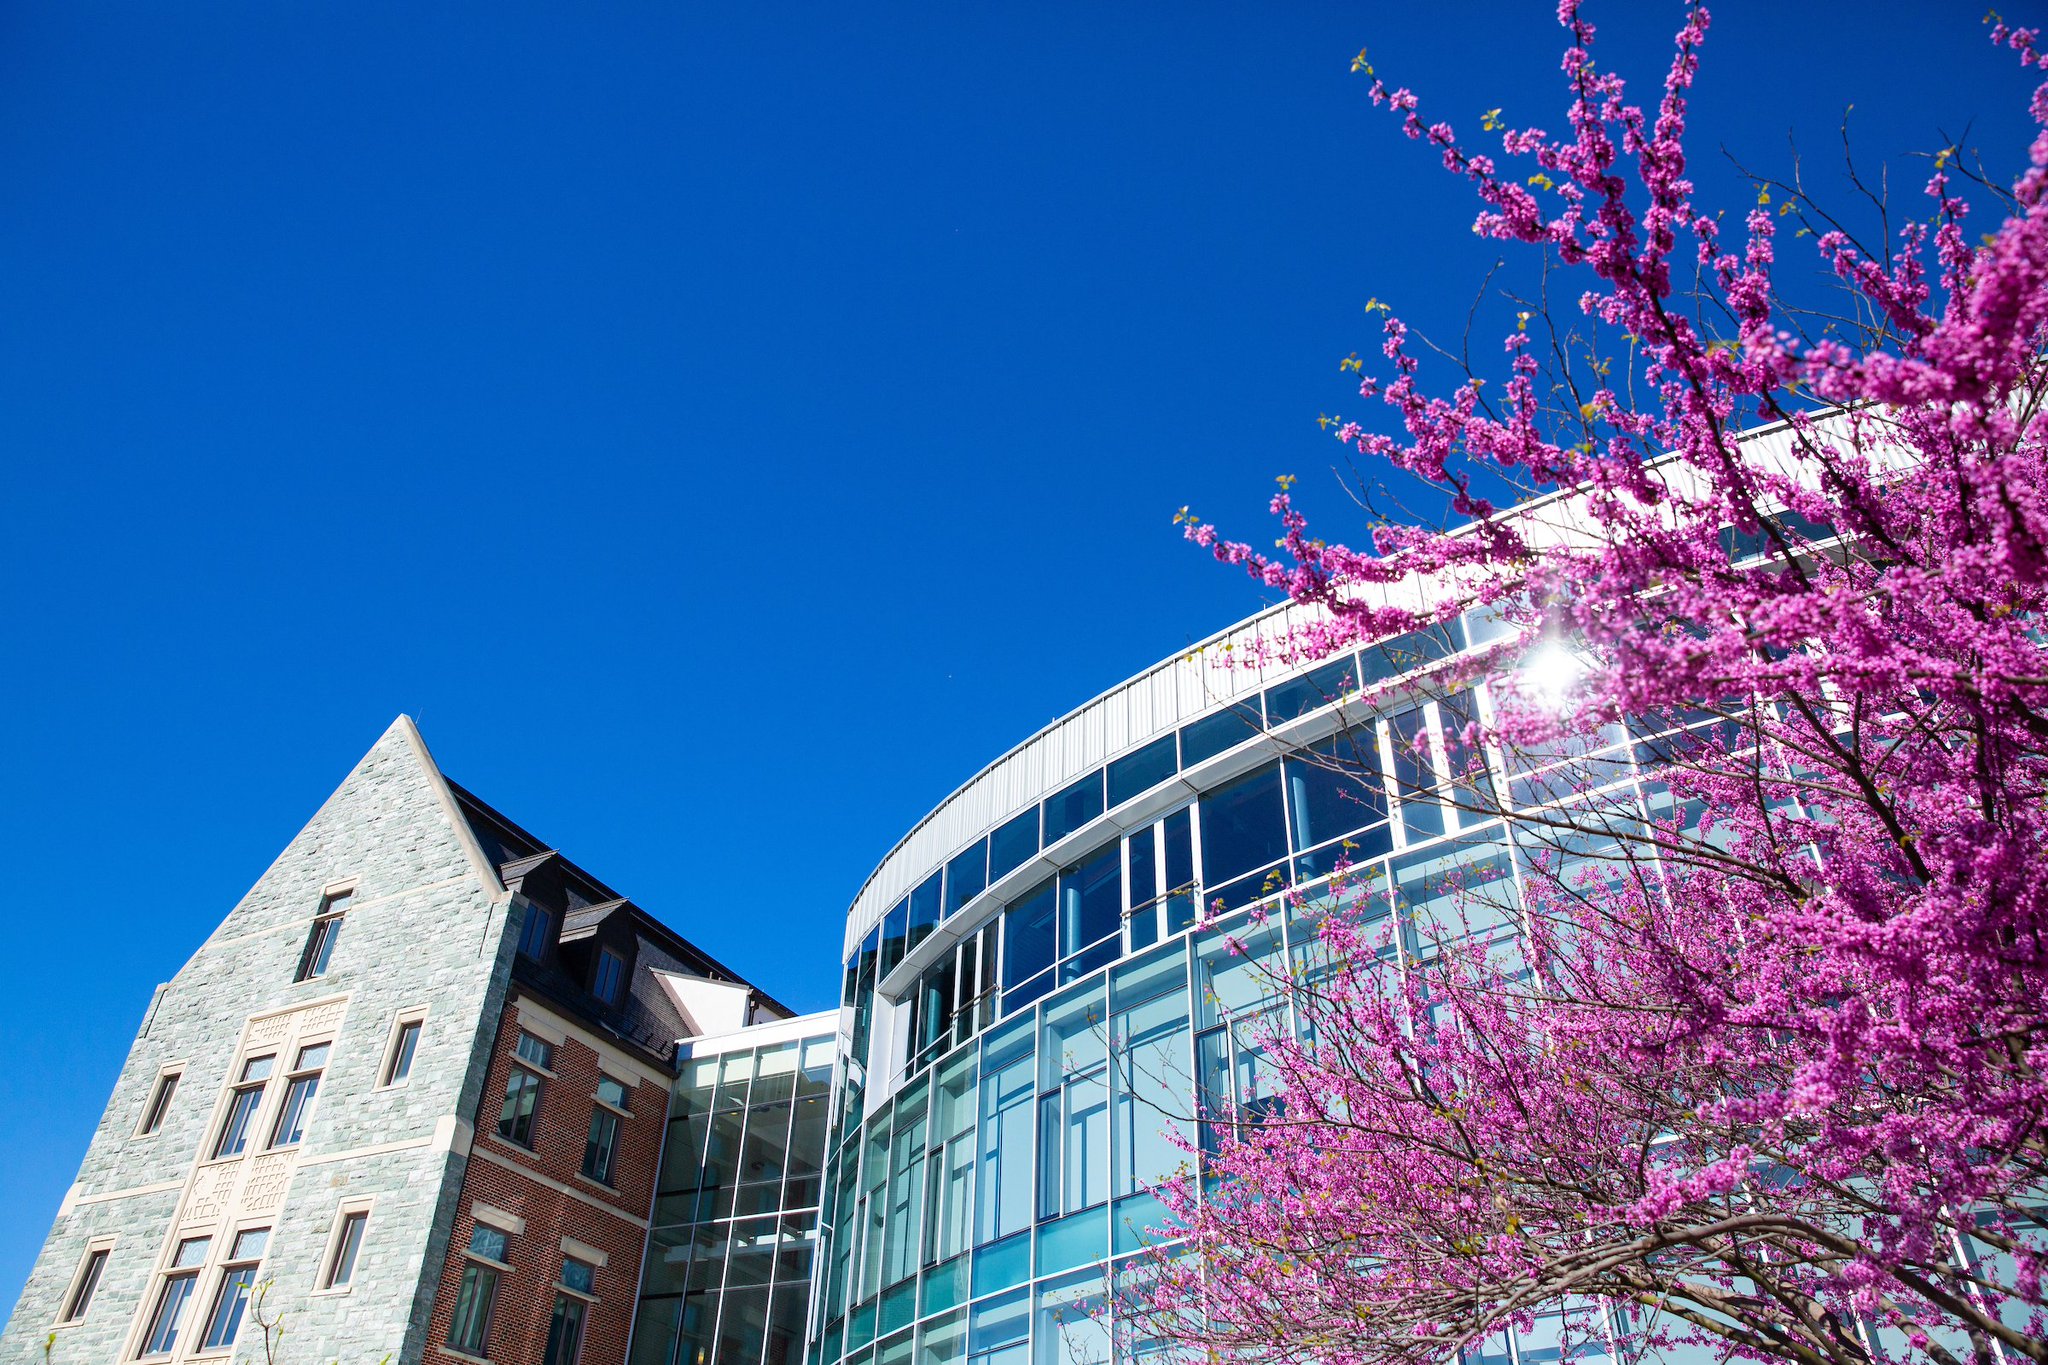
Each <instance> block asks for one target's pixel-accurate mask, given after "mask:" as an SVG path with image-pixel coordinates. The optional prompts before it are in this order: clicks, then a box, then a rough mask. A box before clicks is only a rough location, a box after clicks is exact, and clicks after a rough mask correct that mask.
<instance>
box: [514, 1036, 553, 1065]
mask: <svg viewBox="0 0 2048 1365" xmlns="http://www.w3.org/2000/svg"><path fill="white" fill-rule="evenodd" d="M518 1051H519V1055H520V1057H522V1058H523V1059H525V1060H526V1061H529V1062H532V1063H533V1064H534V1065H535V1066H537V1067H539V1068H540V1069H541V1070H542V1071H553V1070H554V1069H555V1045H554V1044H553V1043H550V1042H546V1041H544V1040H542V1039H539V1038H536V1037H534V1036H533V1035H532V1034H531V1033H522V1034H520V1035H519V1043H518Z"/></svg>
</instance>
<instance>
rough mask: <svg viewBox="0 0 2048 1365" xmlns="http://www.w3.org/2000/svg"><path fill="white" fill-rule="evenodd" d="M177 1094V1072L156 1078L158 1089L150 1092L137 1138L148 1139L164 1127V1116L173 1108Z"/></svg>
mask: <svg viewBox="0 0 2048 1365" xmlns="http://www.w3.org/2000/svg"><path fill="white" fill-rule="evenodd" d="M177 1093H178V1073H177V1072H175V1071H166V1072H164V1073H163V1075H161V1076H158V1077H157V1078H156V1089H154V1090H152V1091H150V1092H149V1105H148V1107H147V1108H145V1109H144V1110H143V1111H142V1126H141V1127H140V1128H138V1129H136V1130H135V1136H137V1137H148V1136H149V1135H150V1134H151V1133H154V1132H155V1131H156V1130H157V1129H159V1128H161V1127H163V1126H164V1115H165V1114H167V1113H169V1112H170V1108H171V1096H173V1095H175V1094H177Z"/></svg>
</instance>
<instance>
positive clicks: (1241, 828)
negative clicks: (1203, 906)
mask: <svg viewBox="0 0 2048 1365" xmlns="http://www.w3.org/2000/svg"><path fill="white" fill-rule="evenodd" d="M1286 856H1287V817H1286V813H1285V811H1284V809H1283V808H1282V804H1281V799H1280V765H1279V764H1277V763H1268V764H1266V765H1265V766H1264V767H1262V768H1257V769H1254V770H1253V771H1251V772H1249V773H1246V774H1245V775H1244V776H1243V777H1240V778H1238V779H1237V780H1236V781H1235V782H1232V783H1229V784H1228V785H1226V786H1222V787H1218V788H1217V789H1216V790H1215V791H1212V792H1209V793H1208V794H1206V795H1205V796H1203V797H1202V884H1203V886H1204V887H1215V886H1221V885H1222V884H1223V883H1225V882H1228V881H1231V880H1232V879H1234V878H1237V877H1241V876H1243V875H1244V874H1245V873H1247V872H1252V871H1256V870H1257V869H1259V868H1263V867H1265V866H1267V865H1268V864H1270V863H1272V862H1274V861H1275V860H1277V859H1280V858H1284V857H1286Z"/></svg>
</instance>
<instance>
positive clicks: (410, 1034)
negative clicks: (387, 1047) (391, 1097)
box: [384, 1020, 420, 1085]
mask: <svg viewBox="0 0 2048 1365" xmlns="http://www.w3.org/2000/svg"><path fill="white" fill-rule="evenodd" d="M419 1045H420V1025H419V1022H418V1021H417V1020H415V1021H414V1022H412V1023H409V1024H400V1025H399V1026H398V1046H397V1048H396V1049H394V1050H393V1052H392V1054H391V1074H390V1075H389V1076H388V1077H386V1078H385V1081H384V1083H385V1084H386V1085H397V1084H398V1083H399V1082H400V1081H402V1080H404V1079H405V1078H406V1077H408V1076H410V1075H412V1054H413V1053H414V1052H415V1051H416V1050H417V1049H418V1048H419Z"/></svg>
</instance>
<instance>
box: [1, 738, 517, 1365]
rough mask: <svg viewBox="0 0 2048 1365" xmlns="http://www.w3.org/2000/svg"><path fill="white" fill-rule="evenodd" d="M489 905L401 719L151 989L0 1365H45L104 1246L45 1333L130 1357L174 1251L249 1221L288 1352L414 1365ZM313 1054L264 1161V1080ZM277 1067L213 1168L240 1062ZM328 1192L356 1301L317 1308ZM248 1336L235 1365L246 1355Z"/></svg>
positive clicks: (489, 989) (491, 947)
mask: <svg viewBox="0 0 2048 1365" xmlns="http://www.w3.org/2000/svg"><path fill="white" fill-rule="evenodd" d="M341 883H349V884H351V885H352V890H353V895H352V898H351V899H350V901H349V904H348V908H347V912H346V915H345V917H344V919H343V920H342V923H341V930H340V936H339V938H338V939H337V940H336V941H335V947H334V952H333V955H332V959H331V963H330V967H329V970H328V972H327V973H326V974H325V975H324V976H323V977H321V978H319V979H317V980H312V981H306V982H294V980H293V976H294V975H295V973H296V971H297V968H298V965H299V961H300V956H301V953H302V951H303V949H304V946H305V943H306V936H307V933H308V931H309V930H310V928H311V926H312V921H313V919H314V917H315V915H316V913H317V912H318V910H319V908H320V906H321V901H322V895H323V893H324V892H326V891H327V890H329V889H330V888H332V887H334V886H335V885H337V884H341ZM507 899H508V898H507V897H506V895H505V893H504V890H503V888H502V886H501V885H500V884H499V882H498V879H497V876H496V873H495V872H494V871H493V870H492V869H491V867H490V866H489V865H488V864H487V863H486V862H485V861H484V859H483V856H482V854H481V852H480V851H479V849H478V848H477V846H476V842H475V839H474V837H473V836H472V835H471V834H470V833H469V830H468V827H467V825H466V824H465V823H464V822H463V820H462V818H461V816H460V815H459V814H458V812H457V810H456V808H455V805H454V801H453V799H452V797H451V796H450V794H449V792H448V789H447V787H446V784H445V783H444V782H443V780H442V779H441V776H440V774H439V771H438V770H437V769H436V768H435V767H434V764H433V760H432V758H431V757H430V756H429V755H428V753H427V751H426V748H425V745H424V744H423V743H422V742H421V740H420V738H419V734H418V731H417V730H415V729H414V727H413V725H412V722H411V721H410V720H408V719H406V718H405V717H400V718H399V719H398V720H397V721H396V722H395V723H394V724H393V725H392V726H391V728H390V729H389V730H387V731H386V732H385V734H384V736H383V737H382V738H381V739H379V740H378V741H377V743H376V745H375V746H374V747H372V748H371V750H370V751H369V753H368V754H366V755H365V756H364V757H363V759H362V761H361V762H360V763H359V764H357V765H356V768H355V770H354V771H353V772H351V773H350V774H349V776H348V778H347V779H346V780H345V781H344V782H343V783H342V784H341V785H340V787H338V788H337V789H336V790H335V792H334V794H333V795H332V796H330V797H329V798H328V799H327V801H326V802H325V803H324V804H323V805H322V806H321V807H320V809H319V811H318V812H317V813H316V814H315V815H314V816H313V818H312V819H311V820H310V821H309V822H308V823H307V825H306V827H305V828H304V829H303V830H301V831H300V832H299V834H298V835H297V837H295V838H294V839H293V840H292V841H291V843H290V844H289V845H288V846H287V847H286V848H285V850H284V851H283V852H282V853H281V854H280V855H279V856H278V858H277V860H276V861H275V862H274V863H272V864H271V866H270V868H269V869H268V870H267V871H265V872H264V874H263V875H262V877H261V878H259V879H258V880H257V882H256V884H255V886H253V887H252V888H251V889H250V890H249V892H248V894H247V895H245V896H244V897H243V898H242V900H241V901H240V903H239V904H237V905H236V906H235V907H234V908H233V909H232V910H231V911H229V912H228V914H227V916H226V917H225V918H224V919H223V920H222V921H221V923H220V925H219V927H218V928H216V929H215V930H214V931H213V933H212V934H211V935H210V936H209V937H208V938H207V940H206V942H205V943H204V944H202V945H201V946H200V948H199V950H198V951H197V952H196V953H194V954H193V956H192V959H191V960H190V961H189V962H187V963H186V964H185V966H184V967H183V968H182V969H181V970H180V971H179V972H178V974H177V975H176V976H175V977H173V978H172V979H171V980H170V981H169V982H168V983H166V984H165V985H164V986H162V987H160V988H158V991H157V993H156V996H155V998H154V999H153V1000H152V1001H151V1003H150V1006H149V1009H148V1011H147V1013H146V1015H145V1017H144V1022H143V1025H142V1028H141V1031H140V1033H139V1034H138V1036H137V1037H136V1040H135V1043H134V1045H133V1047H132V1048H131V1049H130V1052H129V1055H128V1060H127V1062H126V1064H125V1065H124V1066H123V1068H122V1070H121V1076H120V1079H119V1081H118V1082H117V1083H116V1085H115V1087H114V1093H113V1095H112V1097H111V1099H110V1100H109V1102H108V1105H107V1110H106V1113H105V1115H104V1116H103V1118H102V1119H101V1122H100V1126H99V1129H98V1131H97V1132H96V1133H95V1134H94V1137H93V1140H92V1143H91V1146H90V1148H89V1150H88V1151H87V1153H86V1157H85V1160H84V1162H83V1163H82V1165H81V1167H80V1169H79V1174H78V1180H77V1182H76V1184H75V1185H74V1186H73V1188H72V1190H71V1192H70V1194H69V1195H68V1196H67V1198H66V1200H65V1203H64V1207H63V1209H62V1211H60V1213H59V1215H58V1218H57V1221H56V1224H55V1226H54V1227H53V1228H52V1230H51V1233H50V1237H49V1240H48V1242H47V1243H46V1244H45V1246H44V1248H43V1252H42V1254H41V1256H40V1257H39V1258H38V1259H37V1262H36V1265H35V1269H34V1270H33V1272H32V1273H31V1275H30V1278H29V1281H28V1284H27V1286H26V1287H25V1288H24V1290H23V1291H22V1295H21V1298H20V1301H19V1302H18V1304H17V1305H16V1308H15V1311H14V1315H13V1317H12V1319H11V1320H10V1321H9V1323H8V1325H7V1328H6V1330H5V1332H4V1333H0V1365H9V1363H11V1362H16V1361H27V1360H31V1359H40V1357H41V1345H42V1342H43V1341H44V1339H45V1338H46V1336H47V1335H48V1334H49V1333H50V1332H51V1330H52V1328H53V1326H54V1325H55V1323H56V1319H57V1316H58V1314H59V1312H60V1311H61V1309H62V1307H63V1300H64V1297H65V1294H66V1291H67V1289H68V1288H69V1286H70V1285H71V1282H72V1279H73V1276H74V1273H75V1272H76V1270H77V1268H78V1266H79V1264H80V1261H81V1258H82V1256H83V1254H84V1251H85V1248H86V1246H87V1244H88V1243H89V1242H90V1241H91V1239H93V1238H94V1237H96V1236H102V1235H111V1236H113V1237H115V1239H116V1241H115V1246H114V1250H113V1253H112V1256H111V1257H110V1260H109V1262H108V1267H107V1271H106V1274H105V1277H104V1278H103V1280H102V1283H101V1287H100V1290H99V1293H98V1294H97V1296H96V1297H95V1298H94V1300H93V1303H92V1306H91V1309H90V1311H89V1312H88V1313H87V1315H86V1317H85V1320H84V1321H83V1322H81V1323H78V1324H74V1325H68V1326H62V1327H57V1328H56V1334H57V1343H56V1347H55V1350H54V1352H53V1355H52V1359H53V1360H54V1361H55V1362H58V1365H102V1363H103V1362H112V1361H117V1360H121V1359H124V1358H127V1357H129V1356H130V1355H132V1354H133V1348H134V1345H135V1340H136V1336H135V1334H136V1333H138V1332H139V1331H140V1330H141V1319H142V1318H143V1316H144V1315H145V1314H146V1313H147V1310H148V1308H149V1306H150V1304H151V1303H153V1300H154V1295H155V1293H156V1290H157V1286H158V1285H159V1284H160V1276H159V1270H160V1267H161V1264H162V1258H164V1257H165V1256H167V1255H168V1253H169V1250H170V1248H171V1246H172V1244H173V1242H174V1240H175V1239H176V1238H178V1237H185V1236H193V1235H201V1234H205V1233H209V1232H210V1233H211V1234H212V1235H213V1236H214V1241H215V1248H216V1251H224V1249H225V1245H226V1243H227V1242H228V1241H229V1240H231V1238H232V1236H233V1233H234V1232H235V1230H236V1229H238V1228H245V1227H252V1226H267V1227H269V1228H270V1229H271V1236H270V1244H269V1249H268V1252H267V1254H266V1256H265V1259H264V1264H263V1267H262V1270H261V1272H260V1278H261V1279H264V1280H269V1281H272V1287H271V1289H270V1291H269V1296H268V1310H269V1311H271V1312H282V1313H283V1314H284V1315H285V1319H286V1323H287V1337H288V1339H290V1341H291V1343H292V1344H291V1349H290V1351H289V1353H288V1356H289V1358H290V1359H294V1360H298V1359H304V1360H309V1361H310V1360H318V1361H323V1362H324V1361H329V1360H334V1359H339V1360H341V1361H343V1362H344V1363H345V1365H346V1363H347V1362H355V1361H361V1362H366V1363H367V1362H374V1361H377V1360H379V1359H380V1358H382V1357H383V1356H384V1355H386V1354H387V1353H388V1354H390V1355H391V1356H392V1357H393V1358H394V1359H406V1360H410V1359H417V1358H418V1354H419V1351H420V1345H421V1339H422V1334H423V1332H424V1330H425V1323H426V1316H427V1312H428V1310H429V1308H430V1307H431V1303H432V1296H433V1289H434V1283H435V1282H436V1281H437V1279H438V1274H437V1272H438V1267H439V1265H440V1261H441V1257H442V1254H443V1252H444V1250H445V1241H446V1237H447V1233H448V1228H449V1226H450V1225H451V1223H452V1220H453V1217H454V1213H455V1208H454V1203H455V1199H456V1196H457V1194H458V1193H459V1190H460V1186H461V1174H462V1164H463V1154H464V1153H466V1152H467V1149H468V1142H467V1137H468V1125H467V1120H468V1119H469V1118H470V1117H471V1116H472V1115H473V1114H474V1113H475V1111H476V1106H477V1101H478V1094H477V1088H478V1087H479V1086H480V1085H481V1084H482V1077H483V1066H484V1062H485V1060H486V1052H487V1045H488V1042H489V1039H488V1037H480V1036H479V1035H480V1032H481V1031H482V1028H483V1021H485V1020H488V1019H494V1018H495V1017H496V1015H497V1012H498V1010H499V1008H500V1006H501V1004H502V999H503V994H504V990H505V984H506V981H507V978H508V976H509V971H510V960H511V953H512V947H513V944H512V941H511V940H510V939H509V938H508V936H507V933H506V927H507V926H506V904H507ZM422 1009H423V1010H424V1011H425V1023H424V1027H423V1030H422V1033H421V1037H420V1043H419V1047H418V1051H417V1054H416V1057H415V1060H414V1063H413V1068H412V1074H411V1076H410V1078H409V1079H408V1080H407V1081H406V1083H405V1084H404V1085H402V1086H397V1087H390V1088H380V1086H379V1081H380V1079H381V1076H382V1067H383V1064H384V1061H385V1056H386V1050H387V1044H388V1042H389V1039H390V1036H391V1031H392V1026H393V1023H394V1021H395V1019H396V1017H397V1016H398V1015H399V1014H400V1013H402V1012H407V1011H413V1010H422ZM319 1041H329V1042H330V1043H331V1050H330V1053H329V1057H328V1061H327V1065H326V1069H325V1072H324V1074H323V1075H322V1077H321V1080H320V1088H319V1093H318V1098H317V1101H316V1103H315V1106H314V1110H313V1116H312V1119H311V1122H310V1124H309V1125H308V1126H307V1129H306V1133H305V1137H304V1140H303V1141H302V1142H301V1143H300V1144H298V1145H297V1146H296V1147H295V1148H294V1147H287V1148H282V1149H279V1150H276V1151H267V1150H264V1149H265V1147H266V1145H267V1143H268V1140H269V1138H270V1137H271V1133H272V1128H273V1125H274V1121H275V1116H276V1114H277V1111H278V1108H279V1103H280V1100H281V1097H282V1094H283V1090H284V1082H283V1080H282V1079H281V1076H282V1073H283V1072H284V1071H285V1070H286V1069H288V1068H289V1067H290V1066H291V1064H292V1061H293V1059H294V1057H295V1056H296V1055H297V1053H298V1051H299V1049H300V1048H301V1047H302V1046H304V1045H305V1044H307V1043H308V1042H319ZM266 1052H268V1053H270V1054H274V1055H276V1058H277V1062H276V1065H277V1070H278V1073H279V1077H280V1078H278V1079H273V1080H272V1081H271V1083H270V1086H269V1089H268V1090H267V1091H266V1093H265V1097H264V1103H263V1108H262V1110H261V1112H260V1113H259V1115H258V1120H257V1125H258V1126H257V1129H256V1131H255V1132H254V1134H253V1136H252V1140H251V1142H250V1146H249V1150H248V1151H247V1152H246V1153H245V1154H244V1155H243V1156H242V1157H240V1158H236V1159H232V1160H228V1161H224V1162H212V1161H209V1160H207V1158H209V1157H210V1156H211V1148H212V1145H213V1141H214V1138H215V1135H216V1133H217V1132H218V1131H219V1127H220V1123H221V1118H222V1116H223V1114H224V1112H225V1106H226V1103H227V1095H228V1089H229V1087H230V1086H231V1085H232V1083H233V1080H234V1076H235V1073H237V1072H238V1070H239V1066H240V1063H241V1060H242V1059H243V1058H244V1057H245V1056H255V1055H262V1054H264V1053H266ZM173 1065H176V1066H180V1067H182V1076H181V1079H180V1081H179V1085H178V1089H177V1092H176V1095H175V1098H174V1099H173V1101H172V1103H171V1106H170V1110H169V1112H168V1114H167V1115H166V1117H165V1120H164V1123H163V1126H162V1128H161V1129H160V1130H159V1131H158V1132H157V1133H155V1134H153V1135H150V1136H147V1137H137V1136H135V1130H136V1128H137V1126H138V1124H139V1123H140V1121H141V1118H142V1115H143V1110H144V1106H145V1105H146V1104H147V1103H148V1099H149V1096H150V1094H151V1093H152V1091H153V1090H154V1088H155V1085H156V1082H157V1077H158V1076H159V1074H160V1072H161V1071H162V1070H163V1069H164V1068H165V1067H167V1066H173ZM344 1200H351V1201H357V1200H360V1201H367V1202H368V1206H369V1208H370V1222H369V1230H368V1235H367V1237H366V1239H365V1242H364V1246H363V1257H362V1260H361V1262H360V1263H359V1270H358V1273H357V1276H356V1281H355V1284H354V1286H353V1288H352V1289H350V1290H349V1291H348V1292H347V1293H343V1294H333V1293H326V1294H322V1293H316V1292H315V1290H316V1287H317V1276H318V1275H319V1273H320V1271H321V1269H322V1264H323V1260H324V1257H325V1254H326V1250H327V1247H328V1243H329V1239H330V1237H331V1234H332V1232H333V1229H334V1225H335V1220H336V1212H337V1210H338V1209H339V1208H340V1207H341V1205H342V1202H343V1201H344ZM216 1265H217V1258H216V1260H215V1261H213V1262H209V1265H208V1268H207V1270H206V1271H205V1272H204V1273H203V1274H202V1275H201V1278H200V1283H199V1286H198V1295H197V1298H196V1300H195V1307H194V1309H193V1311H192V1313H191V1315H190V1317H189V1318H188V1320H187V1322H186V1325H185V1330H184V1333H183V1334H182V1339H181V1343H180V1347H179V1350H178V1352H177V1358H180V1359H182V1358H183V1356H184V1355H185V1353H186V1351H187V1349H188V1348H196V1347H197V1346H198V1344H199V1337H200V1334H201V1333H202V1331H203V1330H204V1323H203V1321H202V1319H203V1317H204V1314H205V1311H206V1308H207V1307H208V1305H209V1304H210V1302H211V1299H212V1295H213V1288H214V1285H215V1283H216V1282H217V1278H218V1276H217V1270H216V1269H215V1266H216ZM260 1354H261V1352H260V1345H259V1341H258V1334H257V1332H256V1330H255V1328H254V1326H253V1324H250V1325H248V1326H246V1327H245V1328H244V1332H243V1335H242V1338H241V1348H240V1349H238V1350H237V1351H236V1352H235V1359H237V1360H239V1359H241V1358H242V1357H244V1356H245V1355H246V1356H253V1357H254V1358H260Z"/></svg>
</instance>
